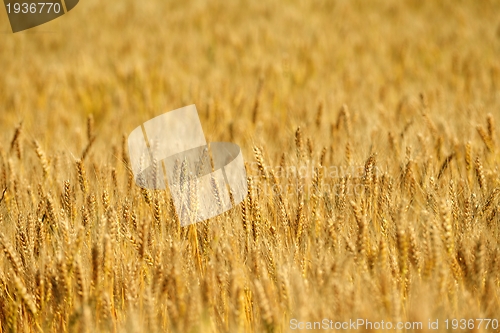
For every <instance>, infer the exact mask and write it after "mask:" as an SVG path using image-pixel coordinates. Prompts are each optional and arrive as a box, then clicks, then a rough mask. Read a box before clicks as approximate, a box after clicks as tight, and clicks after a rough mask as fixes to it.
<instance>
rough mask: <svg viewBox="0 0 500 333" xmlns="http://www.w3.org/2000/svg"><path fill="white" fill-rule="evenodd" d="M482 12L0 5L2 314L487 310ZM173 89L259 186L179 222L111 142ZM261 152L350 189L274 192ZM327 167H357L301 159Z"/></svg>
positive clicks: (248, 5) (461, 2)
mask: <svg viewBox="0 0 500 333" xmlns="http://www.w3.org/2000/svg"><path fill="white" fill-rule="evenodd" d="M498 13H500V1H497V0H484V1H472V0H443V1H431V0H403V1H400V0H387V1H382V0H373V1H360V0H338V1H334V0H297V1H293V0H267V1H247V0H236V1H219V0H213V1H208V2H207V1H201V0H189V1H131V0H121V1H115V2H105V1H97V0H81V1H80V3H79V4H78V6H77V7H76V8H75V9H73V10H72V11H71V12H70V13H68V14H66V15H64V16H63V17H61V18H59V19H56V20H54V21H52V22H49V23H47V24H45V25H42V26H39V27H36V28H33V29H30V30H28V31H25V32H21V33H16V34H12V33H11V30H10V26H9V22H8V18H7V15H6V12H5V11H4V10H3V9H1V10H0V68H1V70H0V155H1V163H0V171H1V172H2V176H1V177H0V178H1V179H0V186H1V187H3V188H6V192H5V198H4V201H3V202H2V203H0V214H2V216H3V217H2V222H1V223H0V226H1V229H0V232H1V233H2V234H3V235H4V236H2V237H3V238H2V239H3V241H2V242H1V243H2V244H3V249H4V252H5V253H6V255H2V256H0V262H1V266H0V271H2V270H3V271H2V273H1V274H0V282H1V283H0V286H1V287H2V288H1V289H2V291H0V300H1V303H2V304H3V305H0V306H1V308H2V310H3V313H4V315H0V321H1V330H0V331H8V332H16V331H19V332H34V331H36V330H37V329H40V328H41V329H43V331H57V330H59V331H61V330H62V331H65V332H72V331H75V330H77V329H78V330H81V331H84V330H85V329H88V330H90V331H91V332H94V331H116V332H123V331H130V332H135V331H138V332H153V331H159V332H160V331H165V330H169V331H179V332H180V331H183V332H188V331H192V332H208V331H227V332H229V331H230V332H234V331H255V332H261V331H274V332H287V331H288V330H289V329H290V327H289V320H290V318H297V319H298V320H299V321H313V320H321V319H323V318H331V319H338V320H346V319H347V320H348V319H349V318H352V319H355V318H358V317H360V316H365V317H367V318H368V317H369V318H372V320H377V319H384V318H385V319H387V320H397V319H399V320H402V319H403V320H422V321H424V323H427V319H432V320H434V319H435V318H441V319H444V318H450V319H451V318H452V317H453V316H455V318H464V317H465V318H475V317H477V316H483V317H486V318H491V316H494V315H497V317H498V319H500V317H499V315H500V313H499V312H498V308H499V306H500V302H499V293H500V261H499V260H498V259H497V256H498V255H499V254H500V247H499V244H498V243H499V242H498V241H499V216H500V215H498V214H500V210H499V208H498V196H497V194H498V190H497V188H498V186H500V178H499V177H498V175H497V172H498V162H499V160H500V156H499V154H498V146H497V144H498V143H500V141H498V140H499V138H498V133H497V131H496V130H495V126H494V124H495V121H496V122H498V121H499V119H500V57H499V55H500V16H499V15H498ZM189 104H196V106H197V108H198V111H199V113H200V118H201V122H202V125H203V128H204V130H205V135H206V137H207V141H229V142H233V143H236V144H238V145H240V146H241V147H242V150H243V154H244V157H245V159H246V160H247V161H248V162H249V169H248V171H249V177H250V179H251V181H252V182H253V184H254V190H255V193H252V195H250V197H251V201H250V202H247V203H246V209H247V211H246V214H249V215H246V216H245V208H244V209H243V212H242V208H241V207H238V208H235V209H233V210H232V211H230V212H229V213H227V214H225V215H223V216H222V217H220V218H217V219H213V221H209V222H208V223H203V224H198V225H196V226H195V227H191V228H189V231H187V230H188V228H184V229H182V230H180V229H179V228H178V226H177V225H176V218H175V215H174V212H173V211H172V209H171V208H172V207H171V206H170V205H169V194H168V193H147V191H146V192H145V191H140V190H139V189H138V188H136V187H134V186H133V184H130V181H129V174H130V173H129V171H128V169H127V152H126V149H125V148H124V147H125V145H124V144H123V143H124V138H125V137H126V136H127V135H128V134H129V133H130V132H131V131H132V130H133V129H134V128H135V127H137V126H138V125H139V124H142V123H144V122H145V121H146V120H149V119H150V118H152V117H154V116H157V115H159V114H161V113H164V112H167V111H170V110H174V109H177V108H180V107H182V106H185V105H189ZM343 105H345V106H344V107H343ZM89 116H90V117H91V118H89ZM88 119H92V120H90V121H89V120H88ZM89 123H90V125H89ZM20 124H21V125H20ZM16 128H18V129H19V130H18V131H16ZM299 128H300V130H299ZM16 133H17V134H16ZM94 135H95V138H94ZM35 141H36V143H35ZM89 142H91V144H90V145H89ZM37 145H38V148H37ZM254 147H256V148H254ZM86 148H88V151H87V152H86V153H85V155H86V156H85V160H84V166H85V167H86V170H87V171H86V177H88V182H89V188H88V190H87V191H83V189H82V188H81V185H80V184H81V182H82V177H81V175H79V173H78V171H79V170H78V168H77V166H76V161H77V160H79V159H81V158H82V154H83V153H82V152H84V151H85V149H86ZM41 152H42V153H41ZM371 157H373V159H370V158H371ZM44 160H45V161H44ZM375 161H376V162H375ZM265 166H267V167H272V168H274V169H276V168H277V167H278V166H285V167H287V166H288V167H292V168H293V167H295V168H298V167H300V166H306V167H307V170H310V171H311V172H309V173H308V176H307V177H306V178H307V179H305V180H304V179H300V177H292V178H294V179H287V177H284V176H283V175H284V174H281V175H278V176H277V178H278V179H277V182H278V183H280V184H281V185H283V184H285V183H287V182H288V183H294V181H296V182H295V184H297V183H301V184H303V185H306V186H309V188H314V186H317V185H318V183H324V184H327V185H330V186H334V185H341V184H344V186H349V182H352V184H351V185H356V184H357V183H356V182H358V183H361V184H362V185H363V188H366V189H367V190H366V191H363V193H362V195H359V196H351V197H349V196H348V197H346V196H345V193H343V194H342V193H341V194H339V193H334V192H333V191H331V189H332V187H330V190H325V191H323V192H322V191H316V192H315V191H314V189H313V190H311V192H308V193H302V192H301V191H300V190H298V189H297V190H295V191H294V190H293V189H292V190H290V191H289V192H286V193H280V194H276V193H273V192H272V191H271V190H269V187H268V185H272V183H273V180H272V177H270V175H269V174H268V172H267V171H262V168H261V167H265ZM334 166H335V167H338V168H341V167H344V168H347V167H349V166H353V167H360V170H361V172H362V173H363V172H364V174H363V175H362V176H363V178H359V179H357V178H356V175H346V174H342V175H339V177H330V176H329V175H328V174H326V175H323V179H322V180H321V179H320V180H318V179H316V180H315V179H314V178H315V177H316V178H317V176H315V174H314V173H315V170H316V169H315V168H320V167H325V168H328V167H334ZM44 168H46V169H47V170H45V173H44V170H43V169H44ZM375 168H377V170H381V172H382V173H381V174H378V173H377V174H376V175H375V176H373V177H374V178H373V179H372V178H367V177H368V176H367V175H371V173H372V171H373V170H374V169H375ZM383 176H385V178H384V179H383ZM349 177H352V178H353V179H351V178H349ZM370 177H371V176H370ZM367 179H369V181H368V180H367ZM65 181H68V183H65ZM342 182H344V183H342ZM389 184H390V185H389ZM92 194H94V201H96V202H94V204H92V203H91V202H92V199H91V196H92ZM65 196H66V197H67V198H66V199H64V198H63V197H65ZM60 197H61V198H62V199H60ZM106 197H107V199H105V198H106ZM339 197H340V199H339ZM89 198H90V199H89ZM441 199H443V200H444V201H443V202H441V201H440V200H441ZM352 200H353V203H352V204H351V201H352ZM332 202H334V203H332ZM256 203H257V204H256ZM259 203H260V206H259ZM92 205H94V206H92ZM332 205H333V207H334V208H331V207H332ZM89 207H90V208H89ZM92 207H94V208H92ZM125 207H128V208H127V209H128V210H127V209H125ZM158 207H161V208H158ZM467 207H468V208H467ZM54 211H55V212H56V213H55V215H54V214H52V213H51V212H54ZM59 211H61V213H59ZM89 211H90V213H89ZM126 211H128V213H126ZM85 212H87V213H85ZM131 212H134V214H136V219H137V221H138V222H137V224H136V222H135V220H133V218H132V217H131V216H132V215H133V214H132V213H131ZM160 212H161V214H160ZM85 214H87V215H88V214H90V215H91V217H90V220H87V221H84V220H85V218H84V216H85ZM401 214H403V215H404V216H405V217H402V215H401ZM47 216H49V217H47ZM450 216H451V217H450ZM87 217H88V216H87ZM361 217H363V218H361ZM47 218H48V219H49V220H48V221H49V222H46V219H47ZM115 220H116V221H117V222H116V223H117V225H118V227H117V228H118V229H117V230H118V231H117V230H116V229H112V228H111V229H109V228H110V225H111V224H112V223H111V222H109V221H115ZM132 220H133V221H134V223H133V225H132V222H131V221H132ZM30 221H31V222H30ZM400 221H404V222H401V223H400ZM428 221H434V222H428ZM44 223H45V226H44ZM47 223H48V225H49V226H50V225H51V226H52V227H50V228H49V227H48V225H47ZM85 223H89V224H88V225H86V224H85ZM30 224H31V225H33V230H38V231H36V232H35V231H33V230H32V231H30V230H29V225H30ZM59 224H61V226H59V227H57V225H59ZM150 224H151V225H150ZM384 224H386V225H385V231H384V232H380V226H381V225H382V227H383V228H384ZM434 224H436V226H433V227H429V225H434ZM24 225H27V226H28V227H27V228H28V229H27V231H23V228H24V227H23V226H24ZM83 225H85V229H86V230H87V231H86V232H83V234H85V236H82V235H80V233H81V232H80V231H79V230H80V229H79V228H80V227H81V226H83ZM145 225H147V227H142V226H145ZM44 228H48V229H47V230H46V233H44V232H43V230H44ZM156 228H158V229H156ZM450 228H451V230H452V231H450ZM49 229H50V230H49ZM40 230H42V231H40ZM64 230H66V231H64ZM89 230H90V231H89ZM144 230H146V231H144ZM412 230H413V231H412ZM23 232H24V236H21V235H22V234H23ZM40 232H41V234H42V235H44V236H43V238H42V240H43V242H41V244H40V245H38V251H39V253H38V254H37V253H36V250H35V249H36V248H37V246H36V245H35V244H36V243H37V241H36V239H40V237H39V236H40ZM412 232H413V233H414V234H413V236H412V237H414V238H415V239H413V240H411V241H410V236H408V238H405V237H406V236H405V235H411V234H412ZM436 233H438V234H439V236H433V235H435V234H436ZM276 234H278V235H280V236H276ZM68 235H69V236H68ZM79 235H80V236H79ZM79 237H82V239H80V238H79ZM109 237H111V238H112V239H114V240H113V242H114V243H112V244H113V246H112V249H113V250H109V245H106V244H108V243H107V242H109V240H107V239H109ZM433 237H434V238H433ZM23 239H25V242H27V244H28V245H26V244H25V245H23ZM26 239H27V240H26ZM138 240H139V241H138ZM141 240H142V241H141ZM195 240H196V241H195ZM134 242H136V243H135V245H134ZM141 242H142V243H141ZM9 244H10V245H9ZM131 244H132V245H131ZM137 244H147V245H137ZM172 244H174V245H172ZM353 244H354V245H353ZM106 246H108V248H107V247H106ZM141 246H142V250H140V249H141ZM384 246H385V247H387V248H385V250H384ZM9 247H10V248H11V250H8V249H9ZM144 247H145V248H146V249H145V250H144ZM94 249H96V250H95V251H94ZM426 249H427V250H426ZM136 250H137V251H136ZM9 251H10V252H12V251H13V252H15V253H18V254H17V255H16V254H8V253H9ZM106 251H109V252H110V253H112V255H111V258H112V259H111V262H109V260H110V259H109V258H110V254H109V253H108V252H106ZM141 251H142V252H141ZM384 251H387V252H384ZM40 253H42V255H41V254H40ZM106 253H108V254H106ZM386 255H387V260H386V259H384V258H385V257H384V256H386ZM15 257H19V260H17V263H16V259H15ZM61 258H62V259H61ZM99 258H101V260H102V262H100V261H99ZM103 258H104V259H103ZM105 258H108V259H107V260H108V262H106V260H105ZM270 258H271V259H270ZM477 258H480V259H477ZM63 263H64V264H63ZM77 263H79V265H81V267H83V268H82V272H81V274H80V278H79V277H78V274H77V273H75V272H77V271H78V269H76V268H75V267H77V266H78V265H77ZM379 263H380V265H382V266H383V267H381V268H380V267H379V266H378V265H379ZM365 264H366V265H367V266H366V267H365V266H364V265H365ZM16 265H18V266H19V267H18V268H17V269H16ZM106 265H108V266H106ZM127 265H129V266H127ZM183 265H184V266H183ZM384 265H387V267H385V266H384ZM101 266H102V267H101ZM20 267H21V268H20ZM22 267H24V268H22ZM61 267H63V268H61ZM64 267H66V268H64ZM110 267H112V268H113V269H111V268H110ZM131 267H132V268H131ZM134 267H135V268H134ZM259 267H260V268H259ZM344 267H345V268H344ZM439 267H441V268H439ZM442 267H444V268H442ZM174 268H176V269H174ZM101 269H102V270H103V272H102V273H101V275H99V274H98V273H96V272H99V271H100V270H101ZM106 269H107V270H106ZM385 269H387V271H385ZM342 270H344V272H342ZM262 271H266V272H264V273H263V272H262ZM130 272H132V273H130ZM443 272H444V273H443ZM75 274H76V275H75ZM96 274H97V275H96ZM268 275H269V276H268ZM386 275H387V276H388V277H387V279H386V278H385V277H383V276H386ZM58 276H59V277H58ZM61 276H64V277H61ZM44 279H45V280H46V281H47V282H46V283H45V284H43V283H42V284H40V281H45V280H44ZM132 280H135V281H136V284H133V288H135V289H133V288H132V291H130V290H127V287H126V285H127V284H130V283H131V282H130V281H132ZM51 281H52V282H51ZM79 281H83V282H82V283H80V282H79ZM367 281H368V282H367ZM182 282H186V285H185V286H184V287H182V288H181V287H179V286H180V285H181V284H182ZM154 283H157V285H154ZM40 285H42V286H41V287H40ZM58 285H59V286H61V285H62V287H58ZM172 285H174V286H175V287H172ZM23 286H24V287H25V289H23ZM58 288H62V290H63V291H60V290H59V289H58ZM176 288H180V289H182V290H181V291H178V292H177V291H176V290H177V289H176ZM157 289H158V290H157ZM58 290H59V291H58ZM82 290H84V291H82ZM434 292H435V293H434ZM134 293H135V294H134ZM80 294H82V295H86V296H85V297H84V296H82V295H80ZM50 295H52V296H50ZM57 295H59V296H57ZM61 295H62V296H61ZM103 295H104V296H103ZM124 295H125V296H124ZM127 295H128V297H130V298H127ZM130 295H132V296H130ZM134 295H135V296H134ZM446 295H448V296H449V297H446ZM346 298H348V299H349V300H347V299H346ZM30 302H32V304H31V305H30ZM193 304H196V305H193ZM30 306H34V307H35V308H34V310H33V309H32V310H29V309H30ZM148 306H150V307H149V308H148ZM190 306H192V307H193V308H192V309H191V308H190ZM148 309H149V310H148ZM152 309H154V310H152ZM188 313H189V315H188ZM488 316H490V317H488ZM87 320H88V322H90V323H92V324H89V325H88V326H86V325H85V323H86V322H87ZM424 331H425V324H424ZM441 331H444V329H442V330H441ZM478 331H482V329H480V330H478Z"/></svg>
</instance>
